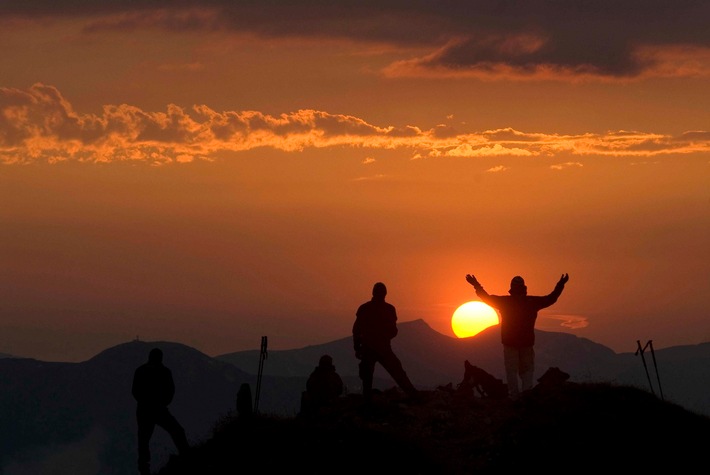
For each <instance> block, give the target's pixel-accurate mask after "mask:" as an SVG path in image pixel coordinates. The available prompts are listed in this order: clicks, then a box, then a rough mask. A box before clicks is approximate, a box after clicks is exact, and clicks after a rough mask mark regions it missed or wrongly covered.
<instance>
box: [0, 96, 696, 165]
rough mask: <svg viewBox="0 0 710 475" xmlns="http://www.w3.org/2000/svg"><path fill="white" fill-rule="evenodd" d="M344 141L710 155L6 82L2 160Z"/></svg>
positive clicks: (172, 156) (493, 152)
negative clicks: (138, 99) (163, 103)
mask: <svg viewBox="0 0 710 475" xmlns="http://www.w3.org/2000/svg"><path fill="white" fill-rule="evenodd" d="M342 146H349V147H358V148H368V149H372V150H393V149H410V150H411V151H412V155H413V157H416V158H421V159H424V158H439V157H464V158H465V157H470V158H477V157H514V156H517V157H531V158H534V157H539V156H549V157H554V156H556V155H557V154H562V153H565V154H572V155H596V156H618V157H622V156H624V157H653V156H662V155H678V154H690V153H700V152H703V153H707V152H710V132H706V131H701V130H694V131H689V132H686V133H683V134H681V135H679V136H670V135H664V134H656V133H649V132H640V131H611V132H608V133H606V134H592V133H588V134H579V135H562V134H555V133H527V132H522V131H518V130H514V129H511V128H505V129H495V130H485V131H483V132H458V131H455V130H453V129H450V128H444V127H440V126H437V127H434V128H432V129H429V130H424V129H421V128H419V127H416V126H411V125H407V126H394V125H385V126H378V125H374V124H370V123H368V122H367V121H366V120H364V119H361V118H358V117H355V116H350V115H343V114H331V113H328V112H324V111H317V110H299V111H296V112H290V113H284V114H281V115H278V116H273V115H269V114H264V113H262V112H258V111H223V112H217V111H215V110H213V109H211V108H210V107H208V106H205V105H196V106H194V107H192V108H191V109H189V110H186V109H184V108H182V107H178V106H176V105H168V106H167V108H166V111H165V112H149V111H144V110H142V109H140V108H138V107H135V106H131V105H128V104H120V105H106V106H104V107H103V111H102V113H100V114H82V113H79V112H77V111H75V110H74V108H73V107H72V105H71V103H69V101H67V100H66V99H65V98H64V97H63V96H62V95H61V93H60V91H59V90H57V89H56V88H55V87H52V86H47V85H43V84H36V85H34V86H32V87H30V88H28V89H13V88H0V161H2V162H4V163H27V162H32V161H47V162H50V163H51V162H58V161H65V160H76V161H84V162H112V161H123V160H141V161H145V162H149V163H154V164H161V163H170V162H189V161H192V160H196V159H203V160H212V159H213V158H214V156H215V154H217V153H220V152H241V151H246V150H253V149H257V148H273V149H278V150H283V151H302V150H305V149H309V148H327V147H342ZM367 162H368V160H367V159H366V160H365V163H367ZM561 166H577V164H576V162H569V163H564V164H563V165H561Z"/></svg>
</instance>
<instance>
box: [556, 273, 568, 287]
mask: <svg viewBox="0 0 710 475" xmlns="http://www.w3.org/2000/svg"><path fill="white" fill-rule="evenodd" d="M568 280H569V275H568V274H562V277H560V281H559V282H558V284H562V285H565V284H566V283H567V281H568Z"/></svg>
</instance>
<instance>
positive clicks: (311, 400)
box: [301, 355, 343, 415]
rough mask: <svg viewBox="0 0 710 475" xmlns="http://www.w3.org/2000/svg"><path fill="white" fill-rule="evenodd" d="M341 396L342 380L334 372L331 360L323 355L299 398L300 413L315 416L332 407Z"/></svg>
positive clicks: (328, 356)
mask: <svg viewBox="0 0 710 475" xmlns="http://www.w3.org/2000/svg"><path fill="white" fill-rule="evenodd" d="M341 394H343V380H342V379H341V377H340V375H339V374H338V373H337V372H336V371H335V366H334V365H333V358H331V357H330V355H323V356H321V357H320V360H319V361H318V366H316V367H315V369H314V370H313V372H312V373H311V375H310V376H309V377H308V381H306V391H305V392H303V394H302V396H301V413H302V414H303V415H315V414H317V413H319V412H320V411H321V409H323V408H326V407H329V406H332V405H333V403H334V402H335V401H336V400H337V399H338V397H339V396H340V395H341Z"/></svg>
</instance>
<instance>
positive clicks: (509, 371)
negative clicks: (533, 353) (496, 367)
mask: <svg viewBox="0 0 710 475" xmlns="http://www.w3.org/2000/svg"><path fill="white" fill-rule="evenodd" d="M518 361H519V360H518V349H517V348H513V347H512V346H506V345H503V363H504V364H505V377H506V379H507V381H508V396H510V398H511V399H518V396H520V389H519V385H518Z"/></svg>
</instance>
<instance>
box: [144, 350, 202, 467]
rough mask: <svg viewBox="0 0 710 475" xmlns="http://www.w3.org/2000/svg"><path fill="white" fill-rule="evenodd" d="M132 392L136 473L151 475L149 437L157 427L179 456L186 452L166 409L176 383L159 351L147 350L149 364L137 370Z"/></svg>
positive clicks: (184, 441)
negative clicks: (170, 439) (135, 422)
mask: <svg viewBox="0 0 710 475" xmlns="http://www.w3.org/2000/svg"><path fill="white" fill-rule="evenodd" d="M131 392H132V393H133V397H134V399H135V400H136V402H137V403H138V404H137V406H136V420H137V422H138V472H139V473H140V475H150V438H151V437H152V435H153V431H154V430H155V426H156V425H157V426H159V427H162V428H163V429H165V430H166V431H167V432H168V433H169V434H170V437H172V439H173V442H174V443H175V446H176V447H177V449H178V452H179V453H180V455H184V454H186V453H187V451H188V450H189V445H188V442H187V437H186V436H185V430H184V429H183V427H182V426H181V425H180V423H179V422H178V421H177V419H175V417H173V415H172V414H171V413H170V411H169V410H168V405H169V404H170V403H171V402H172V400H173V396H174V395H175V383H174V381H173V374H172V372H171V371H170V369H169V368H167V367H166V366H164V365H163V352H162V350H160V348H153V349H152V350H150V353H149V355H148V362H147V363H145V364H143V365H141V366H139V367H138V368H137V369H136V371H135V373H134V374H133V386H132V388H131Z"/></svg>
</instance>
